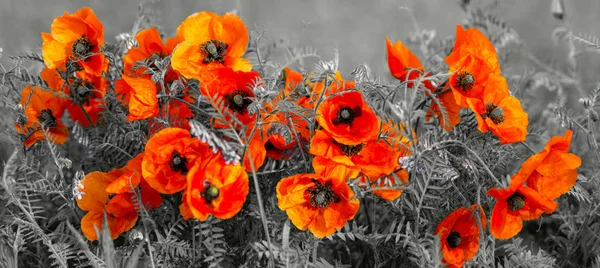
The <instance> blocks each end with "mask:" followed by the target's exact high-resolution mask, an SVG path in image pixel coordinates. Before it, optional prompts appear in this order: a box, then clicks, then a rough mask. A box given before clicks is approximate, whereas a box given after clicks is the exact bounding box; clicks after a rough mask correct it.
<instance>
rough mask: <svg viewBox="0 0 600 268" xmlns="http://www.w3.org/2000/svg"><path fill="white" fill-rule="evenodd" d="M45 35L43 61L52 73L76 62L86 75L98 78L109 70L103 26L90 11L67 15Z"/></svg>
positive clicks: (55, 22) (87, 8)
mask: <svg viewBox="0 0 600 268" xmlns="http://www.w3.org/2000/svg"><path fill="white" fill-rule="evenodd" d="M50 31H51V33H42V41H43V45H42V57H43V58H44V63H45V64H46V66H47V67H48V68H50V69H61V70H65V69H66V64H67V63H69V62H71V61H75V62H77V64H78V65H79V67H81V68H82V69H83V70H84V71H85V72H87V73H90V74H92V75H96V76H99V75H100V74H102V72H103V71H106V69H107V67H108V60H106V58H105V57H104V54H103V52H102V46H104V26H103V25H102V23H101V22H100V20H98V18H97V17H96V14H94V11H92V9H90V8H89V7H84V8H82V9H80V10H77V11H76V12H75V13H74V14H68V13H67V12H65V13H64V14H63V15H62V16H60V17H57V18H56V19H54V21H53V22H52V25H51V26H50Z"/></svg>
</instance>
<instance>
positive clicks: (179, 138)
mask: <svg viewBox="0 0 600 268" xmlns="http://www.w3.org/2000/svg"><path fill="white" fill-rule="evenodd" d="M144 151H145V154H144V160H143V161H142V175H143V177H144V179H145V180H146V181H147V182H148V184H149V185H150V186H151V187H152V188H154V189H155V190H157V191H158V192H160V193H162V194H173V193H176V192H179V191H181V190H183V189H184V188H185V187H186V185H187V181H186V176H187V175H188V173H189V171H190V169H191V168H192V167H194V166H197V165H202V163H203V161H206V159H208V158H209V157H212V155H213V153H212V150H211V149H210V148H209V147H208V145H207V144H205V143H203V142H201V141H200V140H198V139H196V138H192V136H191V135H190V132H189V131H188V130H185V129H181V128H165V129H163V130H161V131H159V132H158V133H156V134H154V136H152V138H150V140H148V143H146V148H145V150H144Z"/></svg>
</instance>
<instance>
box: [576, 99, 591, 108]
mask: <svg viewBox="0 0 600 268" xmlns="http://www.w3.org/2000/svg"><path fill="white" fill-rule="evenodd" d="M579 103H580V104H581V105H583V108H586V109H589V108H590V106H592V100H590V99H589V98H580V99H579Z"/></svg>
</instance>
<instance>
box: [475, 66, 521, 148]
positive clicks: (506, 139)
mask: <svg viewBox="0 0 600 268" xmlns="http://www.w3.org/2000/svg"><path fill="white" fill-rule="evenodd" d="M509 94H510V93H509V91H508V84H507V83H506V79H504V77H502V76H499V75H494V76H493V77H491V78H489V80H488V85H487V86H486V88H485V91H484V96H483V99H482V100H479V99H467V103H468V104H469V106H470V107H471V109H472V110H473V111H474V112H475V116H476V118H477V123H478V127H477V128H478V129H479V131H481V132H487V131H488V129H489V130H491V131H492V132H493V133H494V134H495V135H496V136H498V140H499V141H500V143H502V144H509V143H515V142H522V141H525V137H526V136H527V125H528V124H529V120H528V116H527V113H525V111H523V107H521V102H520V101H519V99H517V98H515V97H513V96H510V95H509Z"/></svg>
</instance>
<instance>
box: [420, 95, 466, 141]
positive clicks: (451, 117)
mask: <svg viewBox="0 0 600 268" xmlns="http://www.w3.org/2000/svg"><path fill="white" fill-rule="evenodd" d="M430 91H431V92H433V93H434V94H435V97H436V98H437V100H438V101H439V104H438V102H436V101H435V100H433V98H432V100H431V105H430V106H429V109H427V114H426V115H425V120H426V121H428V122H429V121H431V119H432V118H434V117H438V118H439V122H440V126H441V127H442V128H444V129H445V130H446V131H450V130H452V128H453V127H454V126H456V125H458V123H460V109H461V107H460V106H459V105H458V104H457V103H456V99H454V94H453V93H452V90H450V89H449V87H446V88H444V89H443V90H441V91H439V92H438V91H435V89H433V88H430ZM426 95H428V96H429V94H426ZM440 105H441V107H443V108H444V111H445V112H446V114H447V115H448V117H447V118H445V117H444V114H443V112H442V109H441V108H440Z"/></svg>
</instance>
